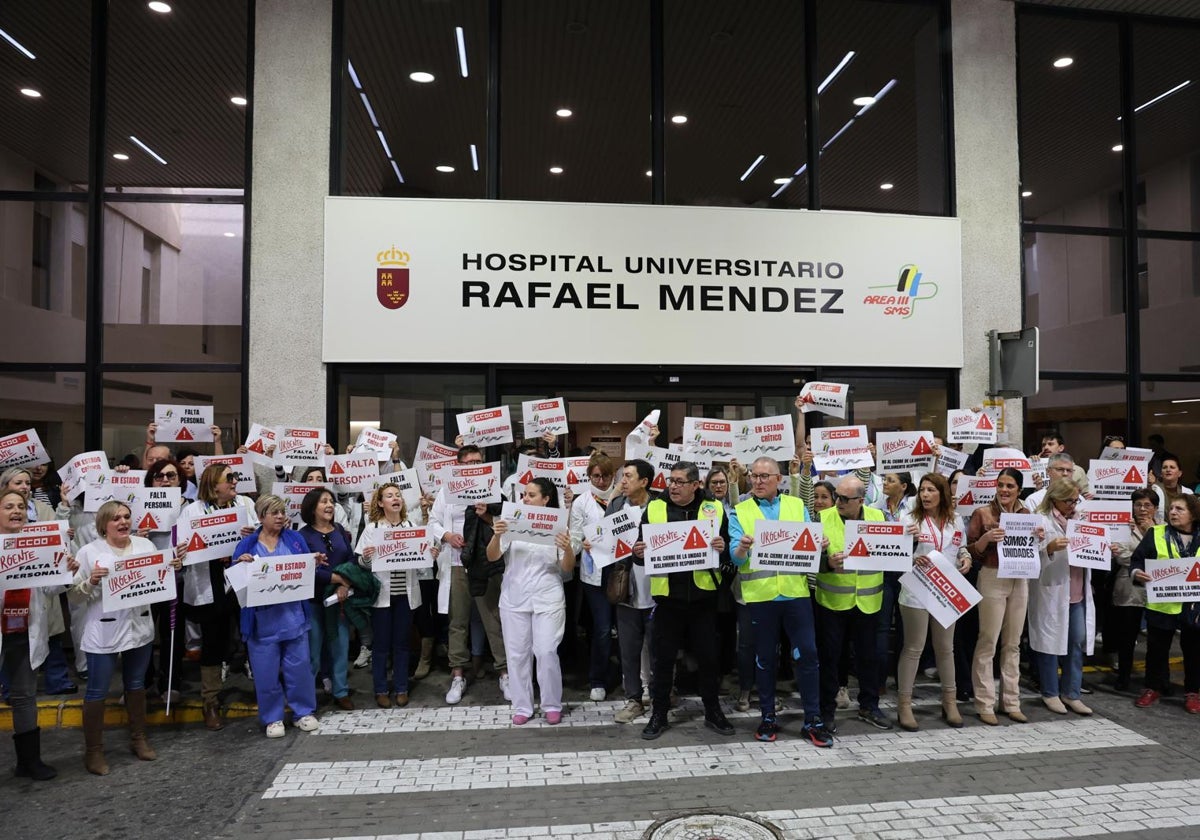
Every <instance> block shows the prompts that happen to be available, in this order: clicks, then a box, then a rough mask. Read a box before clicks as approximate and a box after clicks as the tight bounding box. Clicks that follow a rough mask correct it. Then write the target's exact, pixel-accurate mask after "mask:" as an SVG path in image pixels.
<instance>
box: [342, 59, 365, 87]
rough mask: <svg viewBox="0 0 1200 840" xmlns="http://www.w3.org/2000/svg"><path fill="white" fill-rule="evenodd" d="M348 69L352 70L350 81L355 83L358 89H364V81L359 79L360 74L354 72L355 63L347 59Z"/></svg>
mask: <svg viewBox="0 0 1200 840" xmlns="http://www.w3.org/2000/svg"><path fill="white" fill-rule="evenodd" d="M346 69H347V70H349V71H350V81H351V82H353V83H354V87H356V88H357V89H358V90H362V82H360V81H359V80H358V74H357V73H355V72H354V65H353V64H352V63H350V62H349V61H347V62H346Z"/></svg>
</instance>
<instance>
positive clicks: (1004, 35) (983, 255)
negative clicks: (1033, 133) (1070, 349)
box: [951, 0, 1023, 444]
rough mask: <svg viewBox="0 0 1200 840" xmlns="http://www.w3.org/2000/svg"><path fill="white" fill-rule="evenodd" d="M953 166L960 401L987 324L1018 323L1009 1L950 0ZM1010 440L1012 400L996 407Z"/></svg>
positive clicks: (1018, 414) (974, 386) (975, 384)
mask: <svg viewBox="0 0 1200 840" xmlns="http://www.w3.org/2000/svg"><path fill="white" fill-rule="evenodd" d="M951 28H952V31H953V42H952V43H953V56H954V168H955V189H956V192H957V196H958V216H959V218H960V219H961V220H962V260H963V262H962V269H963V342H964V345H965V346H964V351H965V359H964V361H965V364H964V365H963V369H962V374H961V375H960V377H959V389H960V393H961V401H962V405H963V406H964V407H965V406H972V405H979V404H980V403H982V401H983V396H984V392H985V391H986V390H987V385H988V353H987V343H986V335H987V331H988V330H1015V329H1019V328H1020V327H1021V223H1020V222H1021V220H1020V195H1019V184H1020V169H1019V159H1018V154H1017V44H1016V12H1015V7H1014V5H1013V3H1012V2H1011V0H952V3H951ZM1005 414H1006V421H1007V426H1006V427H1007V429H1008V433H1009V439H1010V440H1011V441H1013V442H1014V444H1018V443H1019V442H1020V440H1021V430H1022V423H1023V417H1022V402H1021V401H1020V400H1008V401H1007V404H1006V406H1005Z"/></svg>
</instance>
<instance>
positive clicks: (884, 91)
mask: <svg viewBox="0 0 1200 840" xmlns="http://www.w3.org/2000/svg"><path fill="white" fill-rule="evenodd" d="M895 86H896V80H895V79H892V80H891V81H890V82H888V83H887V84H886V85H884V86H883V87H881V88H880V89H879V93H877V94H875V101H874V102H872V103H871V104H870V105H864V106H862V110H861V111H859V112H858V113H857V114H855V115H854V119H858V118H859V117H861V116H862V115H863V114H865V113H867V111H870V110H871V109H872V108H874V107H875V106H876V105H878V104H879V100H881V99H883V97H885V96H887V94H888V91H890V90H891V89H892V88H894V87H895Z"/></svg>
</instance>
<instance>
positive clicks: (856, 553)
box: [850, 537, 871, 557]
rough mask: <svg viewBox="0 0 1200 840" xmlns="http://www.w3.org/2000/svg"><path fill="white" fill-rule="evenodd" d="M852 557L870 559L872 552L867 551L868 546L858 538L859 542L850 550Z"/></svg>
mask: <svg viewBox="0 0 1200 840" xmlns="http://www.w3.org/2000/svg"><path fill="white" fill-rule="evenodd" d="M850 556H851V557H870V556H871V552H870V551H868V550H867V544H866V543H865V542H863V539H862V537H859V538H858V542H856V543H855V544H854V547H853V548H851V549H850Z"/></svg>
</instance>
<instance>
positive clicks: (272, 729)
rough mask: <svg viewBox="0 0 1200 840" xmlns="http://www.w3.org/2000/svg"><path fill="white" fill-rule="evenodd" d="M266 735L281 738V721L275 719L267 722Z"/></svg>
mask: <svg viewBox="0 0 1200 840" xmlns="http://www.w3.org/2000/svg"><path fill="white" fill-rule="evenodd" d="M267 737H268V738H282V737H283V721H281V720H277V721H275V722H274V723H268V724H267Z"/></svg>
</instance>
